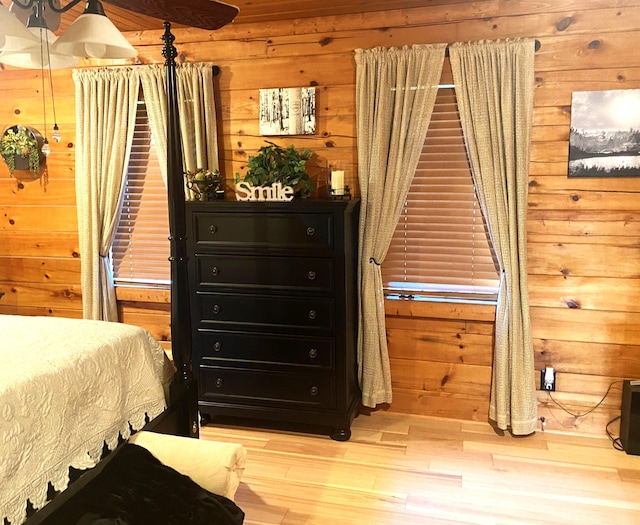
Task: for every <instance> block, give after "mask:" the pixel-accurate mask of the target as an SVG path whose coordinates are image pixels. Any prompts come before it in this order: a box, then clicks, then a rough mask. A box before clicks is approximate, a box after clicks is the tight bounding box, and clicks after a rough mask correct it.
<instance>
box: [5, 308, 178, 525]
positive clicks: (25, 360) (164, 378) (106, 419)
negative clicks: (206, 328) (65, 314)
mask: <svg viewBox="0 0 640 525" xmlns="http://www.w3.org/2000/svg"><path fill="white" fill-rule="evenodd" d="M0 333H1V334H2V342H1V346H0V348H1V349H0V362H1V363H2V364H1V366H0V449H1V453H0V487H2V489H1V490H0V511H1V513H0V518H6V519H7V520H8V521H9V522H11V523H12V524H13V523H16V524H17V523H22V522H23V521H24V520H25V518H26V508H27V507H26V502H27V500H28V501H30V502H31V505H32V506H33V507H34V508H35V509H36V510H37V509H39V508H41V507H42V506H43V505H44V504H45V503H46V500H47V491H48V486H49V483H51V485H52V486H53V488H54V489H55V490H58V491H61V490H64V489H65V488H66V487H67V484H68V482H69V467H73V468H75V469H86V468H90V467H93V466H94V465H96V464H97V462H98V461H99V459H100V457H101V454H102V451H103V446H104V444H105V443H106V445H107V446H108V448H109V449H114V448H115V447H116V445H117V444H118V441H119V438H120V437H122V438H124V439H126V438H128V437H129V436H130V434H131V432H132V431H136V430H139V429H141V428H142V427H143V426H144V425H145V422H146V421H147V420H149V419H153V418H155V417H156V416H158V415H159V414H161V413H162V412H163V411H164V410H165V408H166V407H167V402H166V392H167V387H168V384H169V382H170V381H171V378H172V377H173V373H174V368H173V365H172V364H171V362H170V361H169V360H168V358H167V357H166V354H165V352H164V350H163V348H162V346H161V345H160V344H159V343H158V342H157V341H156V340H155V339H154V338H153V337H152V336H151V335H150V334H149V333H148V332H147V331H146V330H144V329H142V328H139V327H135V326H129V325H125V324H121V323H107V322H104V321H89V320H78V319H65V318H53V317H29V316H18V315H0ZM1 521H2V520H0V522H1Z"/></svg>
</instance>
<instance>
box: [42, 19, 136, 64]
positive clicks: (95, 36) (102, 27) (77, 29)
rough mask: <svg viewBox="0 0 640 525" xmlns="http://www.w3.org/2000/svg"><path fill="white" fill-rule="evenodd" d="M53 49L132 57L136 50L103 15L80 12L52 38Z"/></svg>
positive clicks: (105, 55) (67, 52)
mask: <svg viewBox="0 0 640 525" xmlns="http://www.w3.org/2000/svg"><path fill="white" fill-rule="evenodd" d="M53 51H55V52H56V53H63V54H65V55H73V56H77V57H92V58H133V57H135V56H137V54H138V52H137V51H136V50H135V49H134V48H133V46H132V45H131V44H130V43H129V42H128V40H127V39H126V38H125V37H124V36H123V35H122V33H120V31H118V29H117V28H116V26H114V25H113V23H112V22H111V20H109V19H108V18H107V17H106V16H103V15H96V14H90V13H85V14H82V15H80V16H79V17H78V18H76V20H75V21H74V22H73V23H72V24H71V25H70V26H69V27H68V28H67V30H66V31H65V32H64V33H63V35H62V36H61V37H60V38H59V39H58V40H57V41H56V43H55V44H54V46H53Z"/></svg>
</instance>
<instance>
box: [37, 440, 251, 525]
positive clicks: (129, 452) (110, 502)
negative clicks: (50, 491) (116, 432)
mask: <svg viewBox="0 0 640 525" xmlns="http://www.w3.org/2000/svg"><path fill="white" fill-rule="evenodd" d="M96 469H97V471H96V473H95V475H94V476H93V479H92V480H91V481H89V482H88V483H86V484H84V486H83V487H82V488H81V489H79V490H78V491H75V492H74V493H73V494H72V495H68V496H66V497H65V498H64V499H65V501H64V502H62V503H60V502H59V501H56V500H57V498H56V500H54V502H52V503H55V505H52V509H47V507H45V508H44V509H42V511H40V513H38V521H37V523H38V524H41V525H241V524H242V523H243V521H244V513H243V512H242V510H241V509H240V508H239V507H238V506H237V505H236V504H235V503H234V502H233V501H231V500H230V499H228V498H226V497H224V496H220V495H217V494H214V493H212V492H209V491H207V490H205V489H204V488H202V487H201V486H200V485H198V484H197V483H196V482H194V481H193V480H191V479H190V478H189V477H188V476H185V475H182V474H180V473H179V472H177V471H176V470H174V469H173V468H171V467H168V466H166V465H163V464H162V463H161V462H160V461H158V460H157V459H156V458H155V457H154V456H153V455H152V454H151V453H150V452H149V451H148V450H146V449H145V448H143V447H141V446H138V445H133V444H129V443H127V444H125V445H123V446H122V447H120V448H119V449H117V450H116V451H114V452H113V453H111V454H110V455H109V456H108V457H107V458H106V459H105V460H103V462H102V463H100V464H99V465H98V467H96ZM98 474H99V475H98ZM63 495H65V493H62V494H61V495H60V497H61V496H63ZM50 505H51V504H50ZM54 507H55V511H54V510H53V508H54ZM29 523H31V522H29Z"/></svg>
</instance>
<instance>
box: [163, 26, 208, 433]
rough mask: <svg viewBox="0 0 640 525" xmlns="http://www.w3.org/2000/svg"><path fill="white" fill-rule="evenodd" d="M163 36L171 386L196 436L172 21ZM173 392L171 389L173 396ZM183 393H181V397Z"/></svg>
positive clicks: (195, 387) (195, 405)
mask: <svg viewBox="0 0 640 525" xmlns="http://www.w3.org/2000/svg"><path fill="white" fill-rule="evenodd" d="M164 28H165V32H164V34H163V36H162V40H163V41H164V47H163V50H162V55H163V56H164V58H165V62H164V65H165V74H166V92H167V194H168V206H169V242H170V247H171V257H170V258H169V260H170V262H171V349H172V354H173V360H174V363H175V365H176V368H177V370H178V371H177V374H176V380H175V381H174V382H173V383H172V388H173V389H174V390H178V391H177V392H175V394H178V395H177V396H176V397H178V398H180V399H185V400H186V404H187V406H186V407H185V410H184V414H182V415H183V416H184V418H183V417H181V422H182V421H184V424H185V426H188V428H185V429H184V435H189V436H191V437H195V438H197V437H198V436H199V425H198V391H197V384H196V381H195V380H194V378H193V372H192V369H191V320H190V312H189V286H188V277H187V248H186V241H187V239H186V236H187V234H186V214H185V192H184V173H183V172H184V169H183V164H182V145H181V141H180V119H179V114H178V90H177V81H176V61H175V59H176V56H177V51H176V48H175V47H174V45H173V41H174V40H175V37H174V36H173V34H172V33H171V23H170V22H165V23H164ZM173 394H174V392H172V398H173V397H174V396H173ZM182 396H184V397H182Z"/></svg>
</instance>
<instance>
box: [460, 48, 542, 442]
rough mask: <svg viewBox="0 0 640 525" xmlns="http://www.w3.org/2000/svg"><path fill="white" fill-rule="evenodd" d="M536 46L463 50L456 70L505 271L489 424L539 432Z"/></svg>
mask: <svg viewBox="0 0 640 525" xmlns="http://www.w3.org/2000/svg"><path fill="white" fill-rule="evenodd" d="M534 52H535V43H534V40H532V39H522V40H507V41H494V42H474V43H456V44H453V45H452V46H450V48H449V53H450V57H451V68H452V70H453V77H454V83H455V89H456V96H457V98H458V107H459V111H460V120H461V122H462V128H463V132H464V137H465V142H466V145H467V149H468V153H469V159H470V162H471V170H472V174H473V179H474V184H475V186H476V191H477V193H478V200H479V202H480V205H481V207H482V211H483V213H484V215H485V219H486V221H487V228H488V230H489V235H490V238H491V241H492V246H493V248H494V250H495V252H496V257H497V260H498V264H499V274H500V288H499V292H498V302H497V308H496V327H495V341H494V354H493V367H492V383H491V399H490V408H489V417H490V419H491V420H493V421H494V422H495V423H496V424H497V426H498V427H499V428H501V429H503V430H506V429H508V428H510V429H511V431H512V432H513V433H514V434H517V435H526V434H530V433H532V432H535V429H536V424H537V419H538V418H537V400H536V392H535V377H534V362H533V360H534V356H533V344H532V339H531V326H530V319H529V297H528V288H527V239H526V211H527V194H528V182H529V181H528V176H529V150H530V142H531V126H532V114H533V89H534V65H533V62H534V58H533V57H534Z"/></svg>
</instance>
